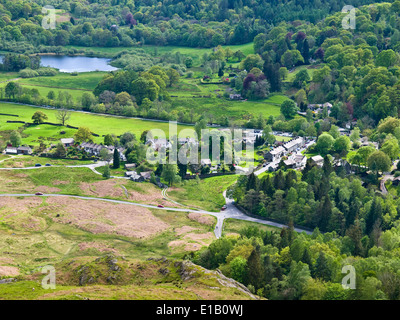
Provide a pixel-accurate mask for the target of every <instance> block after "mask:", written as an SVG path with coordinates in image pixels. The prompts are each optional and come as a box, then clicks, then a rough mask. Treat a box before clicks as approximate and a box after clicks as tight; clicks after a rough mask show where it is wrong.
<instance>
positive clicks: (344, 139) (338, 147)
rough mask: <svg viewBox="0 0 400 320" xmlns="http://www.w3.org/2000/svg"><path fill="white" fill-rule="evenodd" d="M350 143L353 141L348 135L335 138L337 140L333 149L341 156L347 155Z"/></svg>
mask: <svg viewBox="0 0 400 320" xmlns="http://www.w3.org/2000/svg"><path fill="white" fill-rule="evenodd" d="M350 145H351V142H350V138H349V137H348V136H340V137H338V138H337V139H335V142H334V143H333V149H334V150H335V152H337V153H338V154H340V155H341V156H345V155H346V154H347V153H348V152H349V150H350Z"/></svg>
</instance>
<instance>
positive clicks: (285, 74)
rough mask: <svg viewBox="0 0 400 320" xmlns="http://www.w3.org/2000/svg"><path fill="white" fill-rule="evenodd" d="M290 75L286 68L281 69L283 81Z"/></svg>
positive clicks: (280, 74)
mask: <svg viewBox="0 0 400 320" xmlns="http://www.w3.org/2000/svg"><path fill="white" fill-rule="evenodd" d="M288 75H289V71H288V69H287V68H286V67H281V68H279V76H280V77H281V80H282V81H284V80H286V78H287V77H288Z"/></svg>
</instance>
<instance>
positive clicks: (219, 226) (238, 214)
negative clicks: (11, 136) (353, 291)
mask: <svg viewBox="0 0 400 320" xmlns="http://www.w3.org/2000/svg"><path fill="white" fill-rule="evenodd" d="M106 164H107V163H106V162H105V161H99V162H97V163H92V164H85V165H71V166H51V167H67V168H88V169H90V170H92V171H93V172H94V173H95V174H98V175H101V173H100V172H98V171H97V170H96V168H97V167H101V166H104V165H106ZM51 167H46V166H41V167H25V168H0V170H36V169H41V168H51ZM111 178H121V179H129V178H127V177H113V176H112V177H111ZM167 190H168V188H165V189H163V190H162V192H161V194H162V196H163V197H164V198H165V199H167V200H168V201H170V202H172V203H174V204H176V205H180V206H182V207H183V208H172V207H163V208H160V207H158V206H154V205H148V204H142V203H136V202H129V201H124V200H114V199H107V198H97V197H85V196H76V195H69V194H57V193H45V194H43V195H40V196H41V197H69V198H76V199H83V200H96V201H105V202H111V203H117V204H126V205H132V206H138V207H143V208H149V209H157V210H168V211H177V212H186V213H191V212H196V213H202V214H208V215H211V216H214V217H216V218H217V223H216V225H215V229H214V234H215V237H216V238H217V239H218V238H220V237H221V236H222V231H223V225H224V220H225V219H237V220H244V221H249V222H256V223H260V224H264V225H269V226H272V227H277V228H285V227H287V225H285V224H281V223H277V222H273V221H268V220H263V219H257V218H253V217H250V216H248V215H246V214H244V213H243V212H242V211H240V210H239V209H238V208H237V207H236V206H235V205H234V201H233V199H230V198H227V197H226V191H224V193H223V196H224V198H225V202H226V209H225V210H224V211H220V212H211V211H205V210H195V209H189V208H184V207H187V206H186V205H183V204H181V203H178V202H176V201H174V200H172V199H171V198H169V197H168V194H167ZM0 197H38V195H35V194H29V193H17V194H13V193H5V194H0ZM294 230H295V231H296V232H300V233H301V232H305V233H307V234H311V232H310V231H308V230H305V229H301V228H295V229H294Z"/></svg>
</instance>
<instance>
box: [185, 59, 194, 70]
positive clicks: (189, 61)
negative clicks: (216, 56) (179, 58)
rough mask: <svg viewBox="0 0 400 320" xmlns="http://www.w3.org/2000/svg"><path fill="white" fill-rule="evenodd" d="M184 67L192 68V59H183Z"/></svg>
mask: <svg viewBox="0 0 400 320" xmlns="http://www.w3.org/2000/svg"><path fill="white" fill-rule="evenodd" d="M185 66H186V68H188V69H189V68H191V67H193V59H192V58H191V57H187V58H186V59H185Z"/></svg>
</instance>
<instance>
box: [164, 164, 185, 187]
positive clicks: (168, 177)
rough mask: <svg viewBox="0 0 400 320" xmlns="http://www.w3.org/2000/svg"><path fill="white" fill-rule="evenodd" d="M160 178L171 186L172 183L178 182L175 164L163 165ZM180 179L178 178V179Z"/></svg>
mask: <svg viewBox="0 0 400 320" xmlns="http://www.w3.org/2000/svg"><path fill="white" fill-rule="evenodd" d="M161 177H162V178H163V179H164V180H165V181H166V182H167V183H168V184H169V185H170V186H172V185H173V183H174V182H178V181H179V179H178V177H179V176H178V166H177V165H176V164H165V165H163V170H162V173H161ZM179 178H180V177H179Z"/></svg>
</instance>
